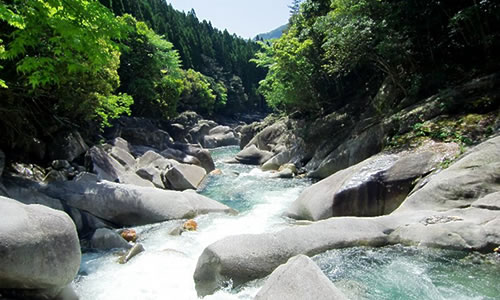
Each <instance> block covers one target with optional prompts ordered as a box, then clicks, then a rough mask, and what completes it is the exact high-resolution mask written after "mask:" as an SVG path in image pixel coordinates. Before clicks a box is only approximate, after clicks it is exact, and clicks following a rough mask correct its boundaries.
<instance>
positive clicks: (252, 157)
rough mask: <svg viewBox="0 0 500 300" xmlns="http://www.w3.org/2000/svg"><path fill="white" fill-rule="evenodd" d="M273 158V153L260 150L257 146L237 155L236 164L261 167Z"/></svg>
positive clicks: (252, 146) (247, 148)
mask: <svg viewBox="0 0 500 300" xmlns="http://www.w3.org/2000/svg"><path fill="white" fill-rule="evenodd" d="M271 157H273V153H271V152H269V151H264V150H260V149H258V148H257V147H256V146H255V145H250V146H248V147H246V148H245V149H243V150H241V151H240V152H238V154H236V157H235V158H234V161H229V162H235V163H242V164H247V165H261V164H263V163H265V162H266V161H268V160H269V159H270V158H271Z"/></svg>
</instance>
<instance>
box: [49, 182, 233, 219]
mask: <svg viewBox="0 0 500 300" xmlns="http://www.w3.org/2000/svg"><path fill="white" fill-rule="evenodd" d="M42 192H43V193H45V194H46V195H48V196H50V197H53V198H57V199H61V201H64V202H65V203H66V204H67V205H70V206H72V207H75V208H78V209H80V210H84V211H87V212H89V213H91V214H92V215H94V216H97V217H99V218H101V219H104V220H106V221H108V222H111V223H113V224H116V225H117V226H121V227H124V226H136V225H145V224H151V223H156V222H163V221H167V220H172V219H186V218H193V217H195V216H197V215H199V214H205V213H209V212H227V213H229V212H233V210H232V209H231V208H229V207H227V206H225V205H223V204H221V203H219V202H217V201H214V200H212V199H209V198H207V197H204V196H202V195H199V194H197V193H195V192H177V191H167V190H161V189H156V188H149V187H139V186H134V185H128V184H116V183H112V182H107V181H102V182H91V181H83V182H79V181H70V182H63V183H54V184H50V185H47V186H46V187H44V189H43V190H42Z"/></svg>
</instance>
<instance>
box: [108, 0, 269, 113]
mask: <svg viewBox="0 0 500 300" xmlns="http://www.w3.org/2000/svg"><path fill="white" fill-rule="evenodd" d="M100 1H101V3H102V4H103V5H105V6H107V7H108V8H110V9H111V10H112V11H113V12H114V13H115V14H117V15H123V14H126V13H128V14H131V15H133V16H134V17H135V18H136V19H137V20H139V21H142V22H144V23H146V24H147V25H148V26H149V27H150V28H151V29H153V30H154V31H155V32H156V33H158V34H159V35H162V37H163V38H164V39H165V40H168V41H170V42H171V43H172V44H173V45H174V48H175V49H176V50H177V51H178V53H179V55H180V58H181V61H182V67H183V68H184V69H193V70H196V71H197V72H200V73H202V74H203V75H205V76H208V77H211V78H213V79H214V80H215V81H216V82H218V83H219V84H222V85H224V89H225V90H227V92H226V93H221V94H220V97H219V96H218V97H217V100H216V105H215V107H216V111H217V113H227V114H231V113H234V112H235V110H239V111H240V112H245V111H247V110H249V109H261V108H262V107H261V105H260V104H261V97H260V96H258V95H257V93H256V86H257V85H258V82H259V81H260V80H261V79H263V78H264V77H265V70H261V69H258V68H257V67H256V66H255V65H254V64H252V63H250V62H249V60H250V59H251V58H252V57H253V56H254V55H255V52H257V51H258V50H259V45H258V44H257V43H255V42H253V41H250V40H244V39H242V38H239V37H237V36H236V35H231V34H229V33H228V32H227V31H224V32H222V31H220V30H217V29H216V28H214V27H213V26H212V24H211V23H210V22H207V21H202V22H200V21H199V20H198V18H197V17H196V13H195V12H194V11H190V12H188V13H183V12H179V11H176V10H175V9H174V8H173V7H172V6H171V5H170V4H167V2H168V1H167V2H166V1H164V0H100ZM234 76H237V77H238V78H239V79H240V81H241V84H242V88H243V89H239V86H238V85H237V84H236V85H234V87H236V88H237V89H236V90H232V83H234V80H233V78H234ZM122 86H126V84H124V85H122ZM212 90H213V92H214V93H217V91H216V90H219V91H221V92H222V90H223V89H221V88H217V87H216V86H215V85H213V84H212ZM242 93H243V94H242ZM223 94H225V95H226V97H227V99H226V100H223V98H224V97H223ZM134 98H136V97H134ZM224 102H226V105H224V104H223V103H224ZM207 106H211V105H207Z"/></svg>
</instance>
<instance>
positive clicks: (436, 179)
mask: <svg viewBox="0 0 500 300" xmlns="http://www.w3.org/2000/svg"><path fill="white" fill-rule="evenodd" d="M499 157H500V136H497V137H494V138H492V139H489V140H487V141H485V142H483V143H481V144H479V145H478V146H476V147H474V148H472V149H470V151H468V152H467V153H466V154H465V155H464V156H463V157H462V158H461V159H460V160H458V161H457V162H455V163H453V164H452V165H451V166H450V167H448V168H447V169H445V170H443V171H441V172H439V173H437V174H435V175H433V176H432V177H430V178H427V179H426V180H425V181H424V182H423V184H422V185H423V186H422V185H418V186H417V187H416V188H417V190H416V191H414V192H413V193H412V194H411V195H410V196H409V197H408V198H407V199H406V200H405V201H404V203H403V204H402V205H401V207H399V208H398V211H413V210H438V211H439V210H441V211H442V210H446V209H453V208H464V207H469V206H470V205H472V204H473V203H474V202H475V201H477V200H479V199H481V198H483V197H485V196H487V195H488V194H492V193H496V192H499V191H500V160H499V159H498V158H499Z"/></svg>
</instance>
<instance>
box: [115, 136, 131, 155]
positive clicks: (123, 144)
mask: <svg viewBox="0 0 500 300" xmlns="http://www.w3.org/2000/svg"><path fill="white" fill-rule="evenodd" d="M111 144H112V145H113V146H115V147H117V148H120V149H122V150H123V151H126V152H128V153H132V147H131V146H130V144H129V143H128V142H127V141H126V140H125V139H123V138H121V137H117V138H114V139H113V141H112V142H111Z"/></svg>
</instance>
